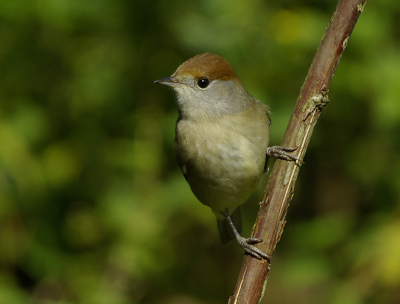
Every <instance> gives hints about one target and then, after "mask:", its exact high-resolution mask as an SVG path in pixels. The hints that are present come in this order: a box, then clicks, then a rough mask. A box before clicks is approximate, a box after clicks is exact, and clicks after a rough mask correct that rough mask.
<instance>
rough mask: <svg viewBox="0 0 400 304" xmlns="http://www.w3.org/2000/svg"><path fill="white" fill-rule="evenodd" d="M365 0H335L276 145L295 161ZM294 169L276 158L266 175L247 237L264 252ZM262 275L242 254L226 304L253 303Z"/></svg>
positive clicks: (272, 240)
mask: <svg viewBox="0 0 400 304" xmlns="http://www.w3.org/2000/svg"><path fill="white" fill-rule="evenodd" d="M366 1H367V0H341V1H339V3H338V5H337V7H336V11H335V12H334V14H333V16H332V18H331V20H330V23H329V26H328V28H327V30H326V32H325V35H324V37H323V39H322V41H321V44H320V46H319V48H318V50H317V53H316V54H315V57H314V60H313V62H312V64H311V67H310V70H309V72H308V74H307V77H306V80H305V81H304V84H303V87H302V89H301V91H300V94H299V97H298V98H297V101H296V105H295V108H294V110H293V113H292V116H291V118H290V121H289V125H288V127H287V129H286V133H285V136H284V138H283V142H282V146H286V147H298V149H297V151H296V152H295V153H296V154H297V157H299V158H301V159H303V157H304V154H305V152H306V149H307V146H308V143H309V141H310V138H311V134H312V131H313V129H314V126H315V124H316V123H317V120H318V118H319V115H320V114H321V110H322V108H323V107H324V106H325V105H326V104H327V103H328V101H329V100H328V95H327V94H328V89H329V85H330V83H331V80H332V77H333V74H334V72H335V70H336V67H337V65H338V63H339V60H340V57H341V56H342V53H343V51H344V49H345V48H346V46H347V42H348V40H349V37H350V35H351V33H352V31H353V28H354V26H355V24H356V22H357V19H358V17H359V16H360V14H361V12H362V11H363V8H364V6H365V3H366ZM299 170H300V167H299V165H296V164H295V163H294V162H288V161H282V160H277V161H276V162H275V165H274V167H273V170H272V173H271V176H270V178H269V182H268V186H267V189H266V192H265V196H264V200H263V202H262V204H261V208H260V211H259V213H258V217H257V222H256V225H255V227H254V231H253V236H252V237H256V238H262V239H263V242H262V243H260V245H259V247H260V249H261V250H263V251H264V252H265V253H267V254H269V255H272V253H273V251H274V249H275V246H276V243H277V242H278V241H279V238H280V236H281V234H282V231H283V227H284V225H285V216H286V212H287V208H288V206H289V201H290V200H291V198H292V196H293V191H294V185H295V182H296V179H297V175H298V173H299ZM268 273H269V263H268V261H267V260H261V261H260V260H257V259H255V258H253V257H251V256H248V255H246V256H245V258H244V261H243V264H242V268H241V271H240V274H239V277H238V280H237V283H236V288H235V291H234V294H233V295H232V296H231V297H230V298H229V304H234V303H235V304H236V303H246V304H253V303H258V302H259V301H260V300H261V299H262V297H263V295H264V289H265V286H266V283H267V279H268Z"/></svg>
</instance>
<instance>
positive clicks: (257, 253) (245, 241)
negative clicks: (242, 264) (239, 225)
mask: <svg viewBox="0 0 400 304" xmlns="http://www.w3.org/2000/svg"><path fill="white" fill-rule="evenodd" d="M260 242H262V240H261V239H257V238H244V237H242V236H241V237H239V238H238V243H239V245H240V246H242V247H243V249H244V250H245V251H246V252H247V253H248V254H250V255H252V256H253V257H255V258H256V259H259V260H262V259H266V260H267V261H268V262H269V261H270V260H271V256H269V255H268V254H266V253H264V252H262V251H261V250H260V249H258V248H256V247H254V246H253V245H250V244H257V243H260Z"/></svg>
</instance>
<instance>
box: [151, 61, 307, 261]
mask: <svg viewBox="0 0 400 304" xmlns="http://www.w3.org/2000/svg"><path fill="white" fill-rule="evenodd" d="M155 83H158V84H162V85H166V86H169V87H171V88H172V89H173V90H174V92H175V94H176V103H177V106H178V113H179V116H178V120H177V123H176V128H175V154H176V157H177V161H178V164H179V166H180V168H181V171H182V173H183V175H184V177H185V178H186V181H187V182H188V183H189V186H190V188H191V190H192V192H193V193H194V195H195V196H196V197H197V199H198V200H199V201H200V202H201V203H202V204H204V205H206V206H208V207H210V208H211V210H212V212H213V213H214V214H215V216H216V217H217V223H218V230H219V235H220V240H221V243H222V244H226V243H229V242H230V241H231V240H233V239H236V240H237V241H238V243H239V245H241V246H242V247H243V249H244V250H245V251H246V252H247V253H249V254H250V255H252V256H253V257H255V258H257V259H267V260H269V259H270V258H271V256H270V255H268V254H266V253H264V252H263V251H261V250H260V249H258V248H257V247H255V246H254V245H255V244H257V243H260V242H262V240H261V239H258V238H245V237H243V236H241V234H240V233H241V230H242V222H241V211H240V205H242V204H243V203H244V202H245V201H246V200H247V198H248V197H249V196H250V194H251V193H253V192H254V190H255V189H256V188H257V186H258V185H259V183H260V179H261V176H262V174H263V173H266V172H267V171H268V159H269V157H275V158H279V159H284V160H287V161H296V162H299V161H300V162H301V160H300V159H299V158H297V157H296V156H294V155H292V154H290V152H294V151H295V150H296V148H288V147H282V146H273V147H269V146H268V145H269V127H270V124H271V120H270V116H269V109H268V108H267V106H265V105H264V104H263V103H262V102H261V101H259V100H257V99H256V98H254V97H253V96H252V95H251V94H250V93H248V92H247V90H246V89H245V88H244V86H243V85H242V83H241V81H240V80H239V78H238V76H237V74H236V73H235V71H234V69H233V68H232V66H231V65H230V64H229V62H228V61H227V60H226V59H225V58H223V57H221V56H219V55H216V54H211V53H202V54H199V55H196V56H194V57H192V58H190V59H188V60H186V61H185V62H184V63H182V64H181V65H180V66H179V67H178V68H177V70H176V71H175V73H173V74H172V76H171V77H167V78H161V79H158V80H156V81H155Z"/></svg>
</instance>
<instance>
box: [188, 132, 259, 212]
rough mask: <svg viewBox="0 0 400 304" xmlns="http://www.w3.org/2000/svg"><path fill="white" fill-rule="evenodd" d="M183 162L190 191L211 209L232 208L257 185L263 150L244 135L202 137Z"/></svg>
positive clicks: (242, 201)
mask: <svg viewBox="0 0 400 304" xmlns="http://www.w3.org/2000/svg"><path fill="white" fill-rule="evenodd" d="M195 147H196V149H194V151H193V153H192V155H191V157H189V159H188V161H187V162H186V163H185V170H186V176H187V179H188V182H189V184H190V187H191V189H192V191H193V193H194V194H195V195H196V197H197V198H198V199H199V200H200V201H201V202H202V203H203V204H205V205H208V206H210V207H211V208H212V209H215V210H220V211H222V210H225V209H226V208H235V207H237V206H239V205H241V204H243V203H244V202H245V200H246V199H247V198H248V196H249V195H250V194H251V193H252V192H253V191H254V190H255V188H256V187H257V185H258V183H259V180H260V177H261V174H262V171H263V167H264V162H265V153H264V152H263V151H262V150H263V149H261V150H260V149H259V147H258V146H257V144H255V143H253V142H251V141H250V140H249V139H247V138H246V137H244V136H235V137H234V139H232V140H230V141H228V140H226V138H225V139H224V140H222V139H221V138H219V137H218V136H217V137H216V138H214V139H213V138H207V137H202V138H201V139H199V140H197V141H196V142H195Z"/></svg>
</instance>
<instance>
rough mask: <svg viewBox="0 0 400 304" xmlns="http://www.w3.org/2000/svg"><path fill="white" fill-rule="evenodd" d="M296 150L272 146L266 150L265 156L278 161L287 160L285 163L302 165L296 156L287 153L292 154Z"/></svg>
mask: <svg viewBox="0 0 400 304" xmlns="http://www.w3.org/2000/svg"><path fill="white" fill-rule="evenodd" d="M296 150H297V148H289V147H283V146H273V147H269V148H268V149H267V155H268V156H270V157H274V158H278V159H283V160H287V161H295V162H296V163H297V162H299V163H301V164H304V162H303V161H302V160H301V159H300V158H297V157H296V156H294V155H292V154H289V153H288V152H294V151H296Z"/></svg>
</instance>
